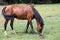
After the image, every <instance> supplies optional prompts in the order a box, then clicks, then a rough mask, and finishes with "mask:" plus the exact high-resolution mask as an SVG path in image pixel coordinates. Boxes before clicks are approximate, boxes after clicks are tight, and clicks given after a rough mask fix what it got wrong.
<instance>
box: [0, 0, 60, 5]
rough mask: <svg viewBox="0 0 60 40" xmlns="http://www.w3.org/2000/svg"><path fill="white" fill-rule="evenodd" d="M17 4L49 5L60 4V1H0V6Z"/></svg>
mask: <svg viewBox="0 0 60 40" xmlns="http://www.w3.org/2000/svg"><path fill="white" fill-rule="evenodd" d="M15 3H33V4H43V3H46V4H47V3H60V0H0V4H15Z"/></svg>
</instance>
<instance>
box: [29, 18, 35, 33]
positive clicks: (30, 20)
mask: <svg viewBox="0 0 60 40" xmlns="http://www.w3.org/2000/svg"><path fill="white" fill-rule="evenodd" d="M28 22H29V24H30V26H31V29H32V31H31V32H32V33H35V31H34V28H33V25H32V19H31V18H30V19H29V20H28Z"/></svg>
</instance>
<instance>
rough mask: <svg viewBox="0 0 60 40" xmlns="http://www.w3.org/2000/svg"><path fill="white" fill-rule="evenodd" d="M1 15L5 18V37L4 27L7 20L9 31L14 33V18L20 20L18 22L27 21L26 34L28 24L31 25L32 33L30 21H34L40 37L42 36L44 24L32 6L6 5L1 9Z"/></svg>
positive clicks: (5, 24)
mask: <svg viewBox="0 0 60 40" xmlns="http://www.w3.org/2000/svg"><path fill="white" fill-rule="evenodd" d="M2 15H3V16H4V18H5V23H4V33H5V35H7V32H6V27H7V24H8V21H9V20H10V26H11V29H12V30H13V31H14V28H13V22H14V18H16V19H20V20H28V23H27V28H26V32H28V27H29V24H30V25H31V28H32V32H34V29H33V25H32V20H33V19H36V22H37V31H38V33H39V34H40V35H42V30H43V26H44V22H43V19H42V17H41V16H40V15H39V12H38V11H37V10H36V9H35V8H34V7H33V5H31V4H29V5H25V6H17V5H8V6H6V7H4V8H3V9H2ZM14 33H15V31H14ZM15 34H16V33H15Z"/></svg>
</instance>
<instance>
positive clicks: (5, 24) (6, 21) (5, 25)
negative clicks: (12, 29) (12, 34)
mask: <svg viewBox="0 0 60 40" xmlns="http://www.w3.org/2000/svg"><path fill="white" fill-rule="evenodd" d="M8 21H9V19H6V20H5V23H4V34H5V36H6V35H7V32H6V27H7V24H8Z"/></svg>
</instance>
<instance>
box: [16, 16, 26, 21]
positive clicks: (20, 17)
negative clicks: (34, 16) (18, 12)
mask: <svg viewBox="0 0 60 40" xmlns="http://www.w3.org/2000/svg"><path fill="white" fill-rule="evenodd" d="M16 18H17V19H21V20H27V17H26V16H17V17H16Z"/></svg>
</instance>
